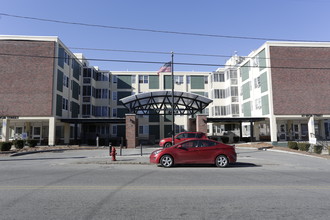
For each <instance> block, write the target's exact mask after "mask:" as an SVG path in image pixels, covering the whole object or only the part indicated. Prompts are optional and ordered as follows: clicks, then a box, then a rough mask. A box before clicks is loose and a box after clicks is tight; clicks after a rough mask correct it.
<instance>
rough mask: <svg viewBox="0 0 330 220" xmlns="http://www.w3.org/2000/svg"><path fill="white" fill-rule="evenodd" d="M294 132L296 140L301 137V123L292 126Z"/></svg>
mask: <svg viewBox="0 0 330 220" xmlns="http://www.w3.org/2000/svg"><path fill="white" fill-rule="evenodd" d="M292 133H293V139H294V140H295V141H297V140H299V139H300V129H299V124H294V125H293V128H292Z"/></svg>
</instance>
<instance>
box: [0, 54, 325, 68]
mask: <svg viewBox="0 0 330 220" xmlns="http://www.w3.org/2000/svg"><path fill="white" fill-rule="evenodd" d="M0 56H14V57H30V58H42V59H64V57H56V56H40V55H28V54H8V53H0ZM70 59H76V58H70ZM77 60H79V59H77ZM82 60H83V61H101V62H121V63H140V64H160V65H163V64H164V61H142V60H114V59H98V58H84V59H82ZM174 65H183V66H211V67H233V66H232V65H222V64H207V63H181V62H174ZM241 67H249V68H256V66H253V65H252V66H246V65H244V66H241ZM258 67H259V68H272V69H292V70H301V69H304V70H330V67H289V66H272V67H268V66H258ZM233 68H235V67H233ZM155 72H156V71H155Z"/></svg>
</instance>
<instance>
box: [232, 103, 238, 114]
mask: <svg viewBox="0 0 330 220" xmlns="http://www.w3.org/2000/svg"><path fill="white" fill-rule="evenodd" d="M231 112H232V114H233V115H239V105H238V104H232V105H231Z"/></svg>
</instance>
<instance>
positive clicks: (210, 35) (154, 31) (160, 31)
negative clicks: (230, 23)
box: [0, 13, 329, 42]
mask: <svg viewBox="0 0 330 220" xmlns="http://www.w3.org/2000/svg"><path fill="white" fill-rule="evenodd" d="M0 15H2V16H7V17H14V18H20V19H29V20H36V21H44V22H52V23H60V24H68V25H79V26H86V27H97V28H107V29H118V30H128V31H141V32H152V33H163V34H177V35H189V36H199V37H214V38H230V39H243V40H262V41H292V42H294V41H309V42H329V41H315V40H303V39H301V40H297V39H280V38H265V37H247V36H234V35H219V34H204V33H193V32H180V31H166V30H156V29H145V28H133V27H120V26H110V25H101V24H88V23H82V22H69V21H62V20H54V19H46V18H37V17H30V16H21V15H13V14H7V13H0Z"/></svg>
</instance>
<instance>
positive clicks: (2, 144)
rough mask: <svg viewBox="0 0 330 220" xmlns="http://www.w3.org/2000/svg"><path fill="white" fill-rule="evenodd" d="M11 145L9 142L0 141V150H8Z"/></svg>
mask: <svg viewBox="0 0 330 220" xmlns="http://www.w3.org/2000/svg"><path fill="white" fill-rule="evenodd" d="M11 145H13V143H11V142H0V151H10V148H11Z"/></svg>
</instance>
